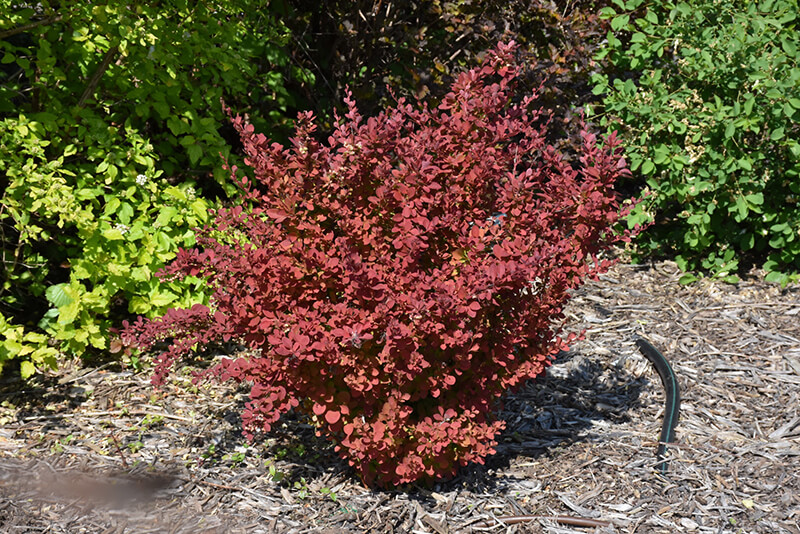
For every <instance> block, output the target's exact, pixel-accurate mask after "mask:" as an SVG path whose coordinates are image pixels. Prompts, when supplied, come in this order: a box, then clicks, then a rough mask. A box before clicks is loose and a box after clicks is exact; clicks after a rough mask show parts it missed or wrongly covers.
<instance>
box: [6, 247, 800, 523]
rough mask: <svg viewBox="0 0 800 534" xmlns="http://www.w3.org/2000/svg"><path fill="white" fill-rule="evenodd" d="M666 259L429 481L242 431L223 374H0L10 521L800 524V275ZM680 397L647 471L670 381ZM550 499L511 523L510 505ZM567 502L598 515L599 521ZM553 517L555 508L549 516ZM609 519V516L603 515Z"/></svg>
mask: <svg viewBox="0 0 800 534" xmlns="http://www.w3.org/2000/svg"><path fill="white" fill-rule="evenodd" d="M678 277H679V273H678V272H677V269H676V268H675V266H674V265H673V264H671V263H668V262H667V263H660V264H657V265H655V266H630V265H618V266H616V267H615V268H614V269H613V270H612V271H611V272H610V273H609V274H608V275H606V276H603V277H601V279H600V280H598V281H596V282H592V283H590V284H588V285H587V286H585V287H584V288H582V289H581V290H580V291H578V292H577V293H576V294H575V297H574V299H573V301H572V302H571V304H570V305H569V308H568V310H567V315H568V317H569V318H570V319H571V322H570V328H572V329H585V330H586V337H585V339H584V340H583V341H581V342H579V343H577V344H576V345H575V346H574V347H573V348H572V350H571V352H570V353H568V354H564V355H563V357H562V358H560V360H559V361H558V362H557V363H556V364H555V365H554V366H553V367H552V368H551V369H550V370H549V372H548V374H547V376H546V377H543V378H542V379H540V380H537V381H533V382H530V383H528V384H526V385H525V386H524V387H522V388H521V389H520V390H519V391H517V392H515V393H514V394H512V395H509V397H508V398H507V399H506V402H505V406H504V408H503V410H502V412H501V416H502V417H503V418H504V419H505V420H506V421H507V423H508V428H507V429H506V431H505V432H504V433H503V434H502V435H501V436H500V438H499V441H500V445H499V446H498V453H497V455H496V456H494V457H493V458H491V459H490V460H489V461H488V464H487V465H486V466H475V467H470V468H467V469H463V470H462V472H461V473H460V475H459V476H458V478H456V479H455V480H453V481H450V482H447V483H442V484H440V485H438V486H436V487H434V488H432V489H423V488H416V487H414V488H410V489H408V490H406V491H371V490H368V489H366V488H364V487H363V486H362V485H361V484H359V483H358V481H357V480H356V479H355V478H354V477H353V476H352V473H351V472H350V471H349V470H348V469H347V466H346V464H345V463H344V462H342V461H340V460H338V459H337V458H336V457H335V455H334V454H333V451H332V449H331V447H330V445H329V444H327V443H325V442H322V441H320V440H318V439H317V438H315V437H314V432H313V429H312V427H311V426H309V425H308V424H307V423H306V422H305V421H304V420H302V419H300V418H297V417H295V416H291V415H290V416H287V417H285V418H284V420H283V422H282V425H281V426H280V428H278V429H276V430H275V432H273V433H272V434H271V435H270V436H269V437H268V438H269V439H267V441H266V442H263V443H259V444H256V445H254V446H252V447H249V446H247V445H246V443H245V442H244V440H243V439H242V437H241V434H240V433H239V419H238V416H237V415H236V414H237V413H238V410H239V408H240V407H241V403H242V402H243V400H244V399H243V395H242V393H241V392H237V391H232V390H230V389H229V388H228V387H227V386H203V387H200V388H199V389H198V390H196V393H193V392H192V388H191V385H190V382H189V379H188V378H186V377H185V376H184V377H177V378H175V379H174V380H173V381H172V382H171V383H170V385H169V387H168V388H167V390H166V391H164V392H155V391H153V390H152V389H151V387H150V386H149V384H148V375H147V374H146V373H133V372H131V371H119V370H117V371H113V370H111V368H110V367H109V368H100V369H82V368H79V367H77V366H76V367H75V368H74V369H62V371H61V374H60V375H58V376H54V377H52V384H50V383H48V384H46V385H44V384H41V385H38V386H37V385H34V386H30V387H29V388H28V390H22V391H19V390H15V389H14V388H13V387H12V385H10V384H6V385H5V387H4V389H3V390H2V391H0V396H1V397H0V402H1V403H2V406H1V407H0V421H2V429H0V526H1V527H2V531H3V532H59V533H60V532H63V533H78V532H92V533H97V532H107V533H112V532H114V533H116V532H120V533H121V532H136V533H146V532H175V533H182V532H192V533H201V532H226V533H228V532H231V533H235V532H243V533H244V532H247V533H258V532H270V533H271V532H294V533H301V532H331V533H332V532H375V533H385V532H409V533H412V532H413V533H423V532H424V533H438V534H443V533H469V532H546V533H552V534H556V533H570V532H598V533H600V532H602V533H611V532H630V533H633V532H637V533H648V532H654V533H656V532H663V533H672V532H698V533H699V532H709V533H712V532H713V533H737V532H747V533H749V532H759V533H760V532H764V533H784V532H786V533H797V534H800V526H798V524H799V523H800V475H798V469H797V467H796V466H797V465H798V463H800V289H799V288H797V287H790V288H787V289H785V290H781V289H780V288H779V287H777V286H775V285H772V284H766V283H764V282H761V281H758V280H756V279H752V280H746V281H743V282H741V283H740V284H738V285H725V284H722V283H715V282H711V281H701V282H699V283H697V284H694V285H691V286H688V287H683V286H679V285H678V283H677V279H678ZM634 334H639V335H642V336H644V337H646V338H648V339H649V340H650V341H651V342H652V343H653V344H654V345H655V346H656V347H658V348H659V349H660V350H661V351H662V352H663V353H664V354H665V355H666V356H667V357H668V358H669V359H670V360H671V361H672V362H673V366H674V368H675V372H676V373H677V375H678V377H679V381H680V386H681V394H682V398H683V402H682V406H681V410H682V411H681V420H680V423H679V426H678V430H677V436H678V443H677V444H676V445H675V446H672V447H670V448H669V449H668V450H669V453H670V470H669V472H668V473H667V475H666V476H661V475H659V474H658V473H657V472H656V471H655V470H654V466H655V465H656V463H657V462H656V458H655V454H654V453H655V448H656V440H657V439H658V435H659V429H660V425H661V421H660V417H661V411H662V405H663V390H662V387H661V384H660V382H659V380H658V377H657V375H656V374H655V372H654V371H653V370H652V369H651V367H650V365H649V363H648V362H647V361H646V360H645V359H644V358H643V357H642V356H641V355H640V354H639V353H638V351H637V350H636V347H635V345H634V342H633V339H632V338H633V335H634ZM530 515H537V516H543V517H541V518H539V519H535V520H528V519H526V520H525V521H519V522H508V523H506V522H504V521H503V520H502V519H501V518H502V517H508V516H517V517H519V516H530ZM555 516H572V517H580V518H583V519H588V520H594V522H593V523H592V522H591V521H590V522H589V524H590V525H594V526H589V527H588V528H583V527H579V526H576V525H574V524H573V525H569V524H564V523H557V522H555V521H554V520H552V518H553V517H555ZM548 518H550V519H548ZM599 525H605V526H599Z"/></svg>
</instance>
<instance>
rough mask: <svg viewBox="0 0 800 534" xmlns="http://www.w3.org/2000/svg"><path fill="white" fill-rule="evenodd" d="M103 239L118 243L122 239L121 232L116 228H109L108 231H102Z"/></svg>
mask: <svg viewBox="0 0 800 534" xmlns="http://www.w3.org/2000/svg"><path fill="white" fill-rule="evenodd" d="M103 237H104V238H105V239H106V240H107V241H119V240H121V239H124V237H123V236H122V232H121V231H120V230H118V229H117V228H109V229H108V230H104V231H103Z"/></svg>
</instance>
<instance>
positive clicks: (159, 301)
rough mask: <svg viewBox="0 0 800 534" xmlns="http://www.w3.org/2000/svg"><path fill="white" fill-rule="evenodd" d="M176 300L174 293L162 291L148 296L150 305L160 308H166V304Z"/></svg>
mask: <svg viewBox="0 0 800 534" xmlns="http://www.w3.org/2000/svg"><path fill="white" fill-rule="evenodd" d="M177 298H178V295H176V294H175V293H172V292H170V291H163V290H162V291H159V292H157V293H154V294H153V295H151V296H150V304H151V305H153V306H156V307H159V308H161V307H163V306H166V305H167V304H171V303H172V302H175V299H177Z"/></svg>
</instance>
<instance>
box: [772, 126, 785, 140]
mask: <svg viewBox="0 0 800 534" xmlns="http://www.w3.org/2000/svg"><path fill="white" fill-rule="evenodd" d="M783 132H784V130H783V128H775V129H774V130H772V133H771V134H770V136H769V138H770V139H771V140H773V141H778V140H780V139H783Z"/></svg>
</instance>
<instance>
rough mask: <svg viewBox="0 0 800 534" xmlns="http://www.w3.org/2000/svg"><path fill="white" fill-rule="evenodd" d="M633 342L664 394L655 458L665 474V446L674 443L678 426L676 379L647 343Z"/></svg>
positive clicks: (642, 340)
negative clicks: (658, 378) (662, 388)
mask: <svg viewBox="0 0 800 534" xmlns="http://www.w3.org/2000/svg"><path fill="white" fill-rule="evenodd" d="M634 340H635V341H636V345H637V346H638V347H639V351H640V352H641V353H642V355H643V356H644V357H645V358H647V359H648V360H650V363H652V364H653V366H654V367H655V368H656V371H658V375H659V376H660V377H661V383H662V384H664V391H665V392H666V401H665V403H664V422H663V424H662V425H661V438H660V439H659V440H658V450H657V451H656V457H657V458H658V459H659V460H661V462H660V463H659V464H658V469H659V471H661V473H662V474H665V473H666V472H667V464H668V463H669V462H667V460H666V459H665V457H666V451H667V444H668V443H673V442H674V441H675V425H677V424H678V417H679V416H680V405H681V395H680V392H679V390H678V378H677V377H676V376H675V373H674V372H673V371H672V367H671V366H670V364H669V362H668V361H667V359H666V358H665V357H664V355H663V354H661V353H660V352H658V351H657V350H656V349H655V347H653V345H651V344H650V342H649V341H647V340H646V339H645V338H643V337H640V336H636V337H634Z"/></svg>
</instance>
